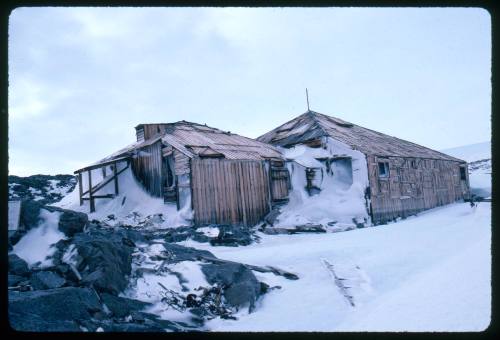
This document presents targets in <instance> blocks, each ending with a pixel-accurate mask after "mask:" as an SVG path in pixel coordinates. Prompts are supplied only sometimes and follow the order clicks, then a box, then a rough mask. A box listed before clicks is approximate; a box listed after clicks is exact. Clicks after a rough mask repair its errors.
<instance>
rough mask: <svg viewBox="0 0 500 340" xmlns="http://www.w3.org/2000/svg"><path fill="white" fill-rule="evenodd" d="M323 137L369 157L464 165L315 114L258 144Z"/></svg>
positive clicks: (280, 128) (264, 137) (292, 142)
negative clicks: (412, 159) (435, 160)
mask: <svg viewBox="0 0 500 340" xmlns="http://www.w3.org/2000/svg"><path fill="white" fill-rule="evenodd" d="M323 136H329V137H331V138H333V139H335V140H338V141H340V142H343V143H345V144H347V145H349V146H350V147H352V148H353V149H356V150H359V151H361V152H362V153H364V154H368V155H376V156H399V157H419V158H429V159H444V160H450V161H455V162H464V161H463V160H461V159H458V158H455V157H451V156H449V155H446V154H444V153H441V152H438V151H435V150H432V149H429V148H426V147H424V146H421V145H418V144H415V143H412V142H409V141H406V140H403V139H399V138H397V137H393V136H389V135H386V134H383V133H380V132H377V131H373V130H370V129H367V128H364V127H362V126H359V125H355V124H352V123H349V122H346V121H344V120H342V119H339V118H334V117H330V116H327V115H324V114H321V113H318V112H315V111H307V112H306V113H304V114H302V115H300V116H298V117H296V118H294V119H292V120H290V121H288V122H286V123H285V124H283V125H280V126H278V127H277V128H275V129H273V130H271V131H269V132H267V133H266V134H264V135H262V136H260V137H259V138H257V140H258V141H261V142H264V143H270V144H273V145H278V146H284V147H288V146H291V145H295V144H298V143H302V142H306V141H310V140H313V139H317V138H319V137H323Z"/></svg>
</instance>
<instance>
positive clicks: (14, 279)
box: [8, 274, 26, 287]
mask: <svg viewBox="0 0 500 340" xmlns="http://www.w3.org/2000/svg"><path fill="white" fill-rule="evenodd" d="M24 280H26V278H25V277H22V276H19V275H12V274H9V277H8V284H9V287H14V286H17V284H18V283H19V282H22V281H24Z"/></svg>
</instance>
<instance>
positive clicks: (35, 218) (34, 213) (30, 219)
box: [19, 200, 43, 231]
mask: <svg viewBox="0 0 500 340" xmlns="http://www.w3.org/2000/svg"><path fill="white" fill-rule="evenodd" d="M42 208H43V205H42V204H41V203H39V202H37V201H33V200H25V201H23V202H22V204H21V216H20V220H19V224H20V225H21V226H22V228H23V229H24V230H25V231H28V230H30V229H33V228H36V227H37V226H38V224H39V223H40V209H42Z"/></svg>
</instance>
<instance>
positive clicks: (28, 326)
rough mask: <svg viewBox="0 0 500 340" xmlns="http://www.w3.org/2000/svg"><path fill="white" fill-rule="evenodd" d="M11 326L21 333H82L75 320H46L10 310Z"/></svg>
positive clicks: (35, 315) (34, 315)
mask: <svg viewBox="0 0 500 340" xmlns="http://www.w3.org/2000/svg"><path fill="white" fill-rule="evenodd" d="M9 323H10V326H11V327H12V328H13V329H14V330H16V331H21V332H81V331H82V329H81V328H80V327H79V325H78V324H77V323H76V322H75V321H73V320H46V319H45V318H44V317H42V316H39V315H37V314H32V313H20V312H17V311H16V312H12V311H10V310H9Z"/></svg>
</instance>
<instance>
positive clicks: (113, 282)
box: [73, 231, 133, 295]
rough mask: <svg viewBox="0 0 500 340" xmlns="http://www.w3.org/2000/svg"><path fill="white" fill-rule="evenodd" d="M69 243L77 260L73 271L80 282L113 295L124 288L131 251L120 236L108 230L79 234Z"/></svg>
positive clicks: (129, 266) (126, 282)
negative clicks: (77, 274)
mask: <svg viewBox="0 0 500 340" xmlns="http://www.w3.org/2000/svg"><path fill="white" fill-rule="evenodd" d="M73 243H74V244H75V247H76V248H77V250H78V254H79V257H81V260H78V262H79V263H78V266H77V269H78V270H79V271H80V274H81V276H82V282H83V283H85V284H88V285H91V286H93V287H94V288H95V289H96V290H98V291H99V292H108V293H111V294H115V295H118V293H119V292H121V291H122V290H123V289H124V288H125V287H126V286H127V284H128V279H127V276H128V275H130V272H131V263H132V255H131V254H132V251H133V248H132V247H129V246H127V245H125V244H123V242H122V238H121V237H120V235H116V234H115V233H113V232H111V231H93V232H90V233H89V234H82V233H79V234H76V235H75V236H74V238H73Z"/></svg>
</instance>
